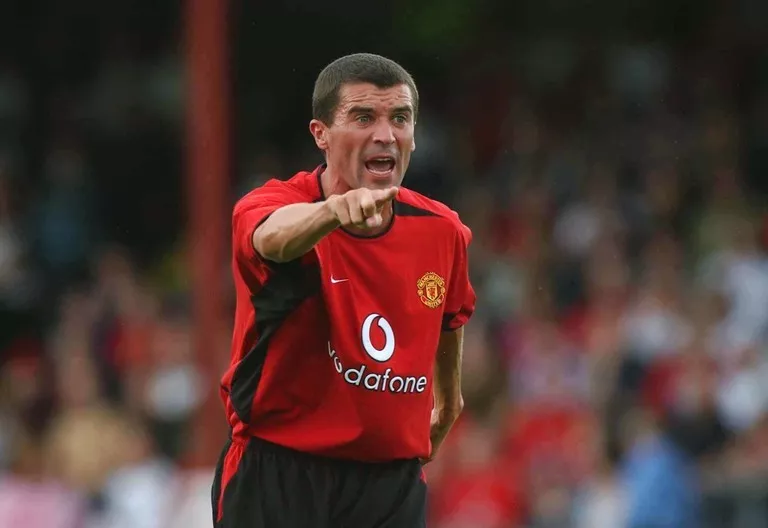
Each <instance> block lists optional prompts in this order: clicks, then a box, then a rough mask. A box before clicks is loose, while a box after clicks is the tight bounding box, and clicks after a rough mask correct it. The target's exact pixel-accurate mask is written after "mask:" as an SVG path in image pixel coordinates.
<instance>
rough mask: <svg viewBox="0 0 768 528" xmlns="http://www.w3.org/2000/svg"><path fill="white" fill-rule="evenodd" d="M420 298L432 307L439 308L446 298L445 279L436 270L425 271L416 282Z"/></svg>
mask: <svg viewBox="0 0 768 528" xmlns="http://www.w3.org/2000/svg"><path fill="white" fill-rule="evenodd" d="M416 287H417V288H418V291H417V293H418V294H419V299H421V302H423V303H424V304H425V305H426V306H429V307H430V308H437V307H438V306H440V305H441V304H443V301H444V300H445V281H444V280H443V278H442V277H441V276H440V275H438V274H437V273H434V272H431V271H430V272H429V273H425V274H424V276H423V277H422V278H420V279H419V281H418V282H417V283H416Z"/></svg>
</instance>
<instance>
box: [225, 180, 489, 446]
mask: <svg viewBox="0 0 768 528" xmlns="http://www.w3.org/2000/svg"><path fill="white" fill-rule="evenodd" d="M322 170H323V166H321V167H320V168H318V169H317V170H315V171H314V172H301V173H299V174H297V175H296V176H294V177H293V178H291V179H290V180H288V181H278V180H271V181H269V182H267V183H266V184H265V185H263V186H262V187H260V188H258V189H256V190H254V191H252V192H251V193H249V194H248V195H246V196H245V197H243V198H242V199H241V200H240V201H239V202H238V203H237V205H236V206H235V209H234V214H233V225H232V229H233V237H234V243H233V272H234V279H235V286H236V289H237V309H236V314H235V329H234V335H233V341H232V359H231V366H230V368H229V370H228V371H227V372H226V374H225V375H224V377H223V380H222V391H221V395H222V398H223V400H224V403H225V405H226V409H227V417H228V420H229V423H230V425H231V426H232V429H233V436H235V437H237V436H249V435H253V436H257V437H259V438H263V439H264V440H267V441H270V442H273V443H276V444H280V445H283V446H286V447H290V448H293V449H296V450H299V451H304V452H309V453H315V454H320V455H325V456H331V457H337V458H347V459H355V460H366V461H386V460H395V459H405V458H415V457H426V456H428V455H429V453H430V449H431V447H430V441H429V422H430V414H431V411H432V406H433V396H432V379H433V370H434V365H435V357H436V352H437V346H438V340H439V338H440V333H441V332H442V331H446V330H453V329H457V328H459V327H460V326H462V325H464V323H466V322H467V320H468V319H469V317H470V316H471V315H472V312H473V311H474V307H475V293H474V290H473V289H472V286H471V285H470V282H469V278H468V271H467V246H468V244H469V242H470V239H471V232H470V230H469V229H468V228H467V227H466V226H464V225H463V224H462V223H461V222H460V220H459V217H458V215H457V214H456V213H455V212H453V211H451V210H450V209H449V208H447V207H446V206H444V205H442V204H440V203H438V202H435V201H433V200H430V199H428V198H426V197H424V196H422V195H419V194H417V193H415V192H413V191H409V190H407V189H401V190H400V193H399V194H398V196H397V198H396V200H395V203H394V212H395V217H394V220H393V221H392V223H391V225H390V227H389V229H388V230H387V231H386V232H385V233H382V234H381V235H379V236H376V237H370V238H366V237H360V236H355V235H353V234H351V233H349V232H347V231H344V230H342V229H337V230H335V231H333V232H332V233H331V234H330V235H328V236H326V237H325V238H324V239H323V240H321V241H320V243H318V244H317V245H316V246H315V248H314V250H313V251H310V252H309V253H308V254H307V255H305V256H304V257H303V258H301V259H298V260H296V261H293V262H289V263H282V264H277V263H272V262H268V261H266V260H265V259H262V258H261V257H260V256H259V255H258V253H257V252H256V251H255V250H254V248H253V244H252V235H253V232H254V230H255V229H256V228H257V227H258V226H259V224H260V223H261V222H263V221H264V220H265V219H266V218H267V217H268V215H269V214H271V213H272V212H273V211H275V210H276V209H278V208H280V207H283V206H285V205H288V204H293V203H302V202H315V201H318V200H323V199H324V197H323V193H322V187H321V186H320V174H321V172H322Z"/></svg>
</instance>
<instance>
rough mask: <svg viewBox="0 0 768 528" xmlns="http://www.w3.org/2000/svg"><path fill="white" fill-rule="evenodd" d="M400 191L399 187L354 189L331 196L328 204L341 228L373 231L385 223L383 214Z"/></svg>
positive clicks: (327, 201)
mask: <svg viewBox="0 0 768 528" xmlns="http://www.w3.org/2000/svg"><path fill="white" fill-rule="evenodd" d="M398 191H399V189H398V188H397V187H389V188H388V189H366V188H362V189H353V190H351V191H348V192H346V193H344V194H342V195H336V196H331V197H330V198H328V200H326V203H327V204H328V207H329V208H330V209H331V212H332V213H333V215H334V216H335V217H336V219H337V220H338V221H339V224H340V225H341V227H357V228H367V229H372V228H376V227H379V226H380V225H381V224H382V223H383V222H384V219H383V218H382V216H381V212H382V210H383V209H384V207H385V206H386V205H387V204H388V203H389V202H391V201H392V200H394V198H395V196H397V193H398Z"/></svg>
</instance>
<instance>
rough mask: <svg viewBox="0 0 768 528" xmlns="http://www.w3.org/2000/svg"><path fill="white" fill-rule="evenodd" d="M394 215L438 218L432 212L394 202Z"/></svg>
mask: <svg viewBox="0 0 768 528" xmlns="http://www.w3.org/2000/svg"><path fill="white" fill-rule="evenodd" d="M395 215H397V216H438V215H437V214H436V213H433V212H432V211H428V210H427V209H422V208H421V207H416V206H414V205H411V204H407V203H404V202H395Z"/></svg>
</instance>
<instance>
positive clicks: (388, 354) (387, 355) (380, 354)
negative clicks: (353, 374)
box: [362, 313, 395, 363]
mask: <svg viewBox="0 0 768 528" xmlns="http://www.w3.org/2000/svg"><path fill="white" fill-rule="evenodd" d="M374 322H375V323H376V324H377V325H378V327H379V328H381V330H382V331H383V332H384V346H383V347H382V348H376V347H375V346H374V344H373V342H372V341H371V326H373V323H374ZM362 339H363V348H364V349H365V353H366V354H368V355H369V356H370V357H371V359H373V360H376V361H378V362H379V363H384V362H386V361H389V360H390V359H391V358H392V355H393V354H394V353H395V333H394V332H393V331H392V325H391V324H389V321H387V320H386V319H384V317H383V316H381V315H379V314H376V313H372V314H371V315H369V316H368V317H366V318H365V321H363V328H362Z"/></svg>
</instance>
